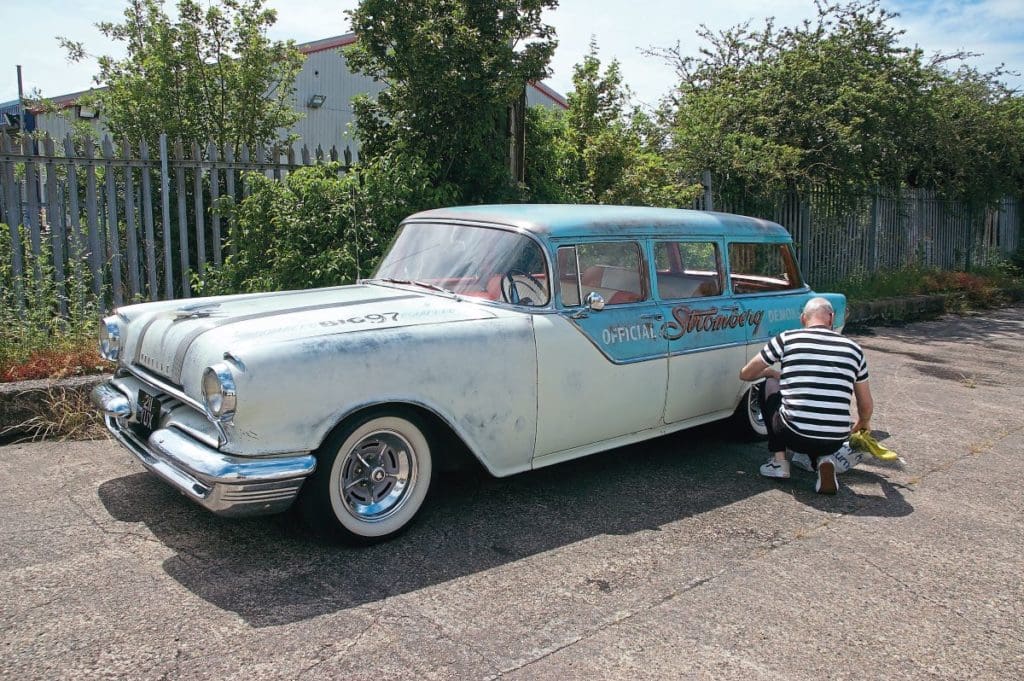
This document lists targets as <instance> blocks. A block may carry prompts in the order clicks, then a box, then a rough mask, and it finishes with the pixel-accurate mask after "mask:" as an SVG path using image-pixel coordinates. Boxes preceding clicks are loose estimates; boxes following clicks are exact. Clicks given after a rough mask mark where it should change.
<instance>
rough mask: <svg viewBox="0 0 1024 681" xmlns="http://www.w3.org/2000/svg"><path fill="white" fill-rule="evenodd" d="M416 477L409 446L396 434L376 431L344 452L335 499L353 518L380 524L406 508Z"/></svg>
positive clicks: (405, 440) (415, 461)
mask: <svg viewBox="0 0 1024 681" xmlns="http://www.w3.org/2000/svg"><path fill="white" fill-rule="evenodd" d="M418 474H419V464H418V461H417V456H416V450H415V448H414V447H413V446H412V444H411V443H410V442H409V441H408V440H407V439H406V438H405V437H404V436H403V435H402V434H400V433H398V432H396V431H393V430H380V431H376V432H373V433H370V434H369V435H367V436H365V437H363V438H362V439H361V440H359V442H358V443H357V444H356V445H355V446H353V447H351V448H350V449H349V450H348V451H347V452H345V458H344V460H343V461H342V464H341V467H340V471H339V476H338V489H337V494H338V498H340V499H341V501H342V503H343V504H344V506H345V509H346V510H347V511H348V512H349V513H350V514H351V515H352V517H353V518H356V519H357V520H360V521H363V522H370V523H373V522H380V521H382V520H386V519H387V518H390V517H391V516H393V515H394V514H396V513H398V512H399V511H400V510H401V509H402V508H403V507H404V506H405V505H406V503H407V502H408V501H409V499H410V497H411V492H412V490H413V489H415V487H416V480H417V477H418Z"/></svg>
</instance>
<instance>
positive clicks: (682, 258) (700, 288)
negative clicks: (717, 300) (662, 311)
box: [654, 241, 722, 300]
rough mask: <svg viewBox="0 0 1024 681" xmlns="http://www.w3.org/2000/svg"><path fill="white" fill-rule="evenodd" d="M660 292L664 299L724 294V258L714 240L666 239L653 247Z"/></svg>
mask: <svg viewBox="0 0 1024 681" xmlns="http://www.w3.org/2000/svg"><path fill="white" fill-rule="evenodd" d="M654 259H655V264H656V270H657V275H658V295H659V296H660V297H661V298H662V299H663V300H675V299H679V298H703V297H706V296H717V295H721V293H722V259H721V255H720V254H719V252H718V244H716V243H714V242H712V241H679V242H677V241H666V242H659V243H657V244H655V246H654Z"/></svg>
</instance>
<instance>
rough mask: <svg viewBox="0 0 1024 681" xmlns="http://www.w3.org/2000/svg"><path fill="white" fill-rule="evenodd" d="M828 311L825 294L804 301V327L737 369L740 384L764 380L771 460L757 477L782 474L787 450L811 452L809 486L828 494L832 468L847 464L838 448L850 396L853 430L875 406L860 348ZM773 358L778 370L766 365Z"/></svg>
mask: <svg viewBox="0 0 1024 681" xmlns="http://www.w3.org/2000/svg"><path fill="white" fill-rule="evenodd" d="M835 316H836V313H835V311H834V310H833V309H832V304H831V303H830V302H829V301H828V299H827V298H811V299H810V300H809V301H807V304H806V305H804V310H803V314H801V315H800V323H801V325H802V327H803V328H800V329H793V330H791V331H783V332H782V333H780V334H779V335H778V336H776V337H775V338H772V339H771V340H770V341H769V342H768V344H767V345H765V346H764V348H762V349H761V352H760V353H758V354H757V355H755V356H754V357H753V359H751V360H750V361H749V362H747V365H746V366H745V367H743V368H742V369H741V370H740V378H741V379H743V380H744V381H756V380H758V379H761V378H766V379H767V380H766V381H765V383H764V385H763V386H762V390H761V393H760V400H761V413H762V414H763V415H764V422H765V425H766V426H767V428H768V450H769V451H770V452H771V453H772V458H771V459H770V460H769V461H768V463H766V464H764V465H763V466H761V475H763V476H765V477H769V478H788V477H789V461H788V460H787V459H786V449H787V448H788V449H790V450H791V451H792V452H794V454H795V455H796V456H799V455H807V456H809V457H810V464H811V468H816V469H817V471H818V480H817V482H816V483H815V485H814V491H816V492H819V493H821V494H835V493H836V490H837V489H838V482H837V480H836V472H837V469H838V470H840V471H841V470H848V469H849V466H850V461H849V459H848V457H847V456H846V455H844V453H843V452H839V450H840V449H841V448H842V447H843V444H844V442H845V441H846V440H848V439H849V437H850V432H851V429H850V405H851V401H852V398H853V397H854V396H856V397H857V422H856V423H855V424H854V426H853V432H857V431H859V430H862V429H868V428H870V423H869V422H870V419H871V412H872V410H873V409H874V403H873V401H872V399H871V389H870V388H869V387H868V365H867V361H866V360H865V358H864V351H863V350H861V348H860V346H859V345H858V344H857V343H856V342H855V341H853V340H851V339H849V338H846V337H844V336H843V335H842V334H840V333H837V332H836V331H833V330H832V327H833V325H834V322H835ZM776 363H779V364H780V366H781V371H779V370H776V369H773V368H772V365H773V364H776ZM837 453H838V455H839V458H838V459H837V458H836V454H837ZM796 456H795V458H794V461H795V462H797V461H799V459H798V458H796ZM800 458H802V457H800Z"/></svg>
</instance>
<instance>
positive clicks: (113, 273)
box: [103, 135, 124, 307]
mask: <svg viewBox="0 0 1024 681" xmlns="http://www.w3.org/2000/svg"><path fill="white" fill-rule="evenodd" d="M103 158H104V159H105V160H106V162H107V163H106V175H107V177H106V178H105V179H106V182H107V237H108V239H109V240H110V280H111V288H112V289H113V291H112V293H113V299H114V307H120V306H121V305H124V292H123V291H122V290H121V238H120V237H119V236H118V230H117V182H116V179H115V177H114V166H113V163H112V162H113V160H114V145H113V144H112V143H111V141H110V135H104V136H103Z"/></svg>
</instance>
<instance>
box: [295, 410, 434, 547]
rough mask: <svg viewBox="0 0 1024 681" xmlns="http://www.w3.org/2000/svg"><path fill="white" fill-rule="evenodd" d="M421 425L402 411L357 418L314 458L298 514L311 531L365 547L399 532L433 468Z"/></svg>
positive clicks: (415, 507)
mask: <svg viewBox="0 0 1024 681" xmlns="http://www.w3.org/2000/svg"><path fill="white" fill-rule="evenodd" d="M426 432H427V430H426V427H425V426H424V425H423V423H422V421H421V420H420V419H419V418H418V417H417V416H416V415H415V414H413V413H411V412H406V411H404V410H392V411H387V412H374V413H369V414H365V415H363V416H361V417H356V418H355V419H354V420H353V421H352V422H350V423H348V424H346V425H345V426H344V427H342V428H340V429H338V430H336V431H335V432H334V433H333V434H332V435H331V436H330V437H328V438H327V440H326V441H325V442H324V444H323V446H322V447H321V448H320V451H319V452H318V454H317V469H316V472H315V473H314V474H313V476H312V477H311V478H310V479H309V480H308V481H307V482H306V489H305V490H304V491H303V496H302V499H301V500H300V510H301V512H302V514H303V516H304V517H305V519H306V520H307V522H309V523H310V524H311V525H312V526H313V527H314V528H315V529H318V530H321V531H324V532H326V533H328V534H330V535H333V536H335V537H337V538H338V539H341V540H343V541H346V542H349V543H359V544H369V543H375V542H379V541H384V540H386V539H390V538H391V537H393V536H395V535H397V534H398V533H400V532H401V531H402V530H404V529H405V528H406V527H407V526H408V525H409V523H410V522H411V521H412V519H413V518H414V517H415V516H416V513H417V512H418V511H419V510H420V507H421V506H422V505H423V500H424V499H425V498H426V496H427V491H428V489H429V488H430V480H431V476H432V473H433V466H432V460H431V453H430V443H429V440H428V437H427V435H426Z"/></svg>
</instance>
